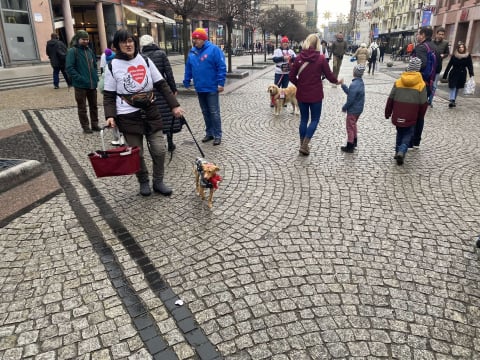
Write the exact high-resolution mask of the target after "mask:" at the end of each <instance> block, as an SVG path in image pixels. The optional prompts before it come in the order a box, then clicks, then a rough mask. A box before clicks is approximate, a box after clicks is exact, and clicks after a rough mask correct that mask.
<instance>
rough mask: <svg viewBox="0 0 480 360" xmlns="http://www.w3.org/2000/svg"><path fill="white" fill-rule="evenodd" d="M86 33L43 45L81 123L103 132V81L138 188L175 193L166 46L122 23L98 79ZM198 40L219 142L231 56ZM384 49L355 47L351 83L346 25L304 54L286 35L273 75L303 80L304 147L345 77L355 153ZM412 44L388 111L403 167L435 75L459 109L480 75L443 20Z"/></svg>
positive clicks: (200, 84)
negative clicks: (169, 171)
mask: <svg viewBox="0 0 480 360" xmlns="http://www.w3.org/2000/svg"><path fill="white" fill-rule="evenodd" d="M432 38H433V39H432ZM89 41H90V35H89V34H88V32H86V31H84V30H79V31H78V32H77V33H76V34H75V36H74V37H73V38H72V39H71V41H70V43H69V47H68V49H67V47H66V45H65V43H64V42H62V41H61V40H59V37H58V35H57V34H56V33H53V34H52V35H51V40H50V41H48V43H47V46H46V53H47V55H48V56H49V58H50V63H51V66H52V68H53V86H54V88H55V89H58V88H59V81H60V79H59V74H60V73H62V75H63V77H64V79H65V82H66V83H67V86H68V88H70V87H73V88H74V92H75V100H76V103H77V112H78V118H79V122H80V126H81V128H82V129H83V132H84V133H86V134H90V133H92V132H94V131H100V130H101V128H100V126H99V119H98V104H97V89H98V90H99V91H101V92H102V93H103V95H104V96H103V107H104V110H105V119H106V126H108V127H118V128H119V130H120V131H121V133H122V134H123V135H124V137H125V140H126V141H127V143H128V144H129V145H131V146H138V147H139V148H140V159H141V169H140V171H139V172H138V173H137V174H136V176H137V179H138V182H139V188H140V194H141V195H143V196H148V195H150V194H151V190H152V189H153V191H155V192H158V193H160V194H162V195H165V196H168V195H171V194H172V190H171V189H170V187H169V186H167V185H166V184H165V182H164V171H165V170H164V162H165V155H166V150H168V151H174V149H175V148H176V145H175V144H174V142H173V134H174V133H175V132H178V131H180V130H181V127H182V124H183V122H182V118H183V113H184V111H183V109H182V108H181V106H180V104H179V102H178V100H177V93H178V91H177V87H176V82H175V78H174V76H173V71H172V68H171V65H170V62H169V60H168V57H167V55H166V53H165V52H164V51H162V50H161V49H160V48H159V47H158V45H157V44H155V41H154V38H153V37H152V36H150V35H143V36H142V37H141V38H140V39H138V38H137V37H136V36H134V35H133V34H132V33H130V32H129V31H127V30H118V31H117V32H116V33H115V35H114V38H113V40H112V41H111V42H110V43H109V44H108V48H106V49H105V51H104V53H102V56H101V60H100V72H101V76H100V78H99V77H98V73H97V62H96V55H95V54H94V53H93V51H92V50H91V48H90V46H89ZM192 43H193V46H192V48H191V49H190V51H189V54H188V58H187V61H186V63H185V72H184V78H183V85H184V87H185V88H186V89H192V88H193V89H194V91H195V92H196V94H197V97H198V102H199V107H200V110H201V112H202V115H203V119H204V125H205V134H204V137H203V138H202V142H204V143H206V142H209V141H212V142H213V145H214V146H217V145H220V144H221V141H222V135H223V134H222V120H221V112H220V98H219V95H220V93H221V92H222V91H223V90H224V86H225V80H226V64H225V56H224V54H223V51H222V50H221V49H220V48H219V47H218V46H216V45H215V44H213V43H211V42H210V41H209V40H208V33H207V31H206V30H205V29H203V28H197V29H195V30H194V31H193V33H192ZM385 48H386V46H385V44H383V43H380V44H377V41H376V40H374V41H372V42H371V43H370V44H369V45H368V46H367V44H366V43H362V44H361V45H360V46H359V47H358V48H356V49H353V50H354V51H353V52H352V58H351V61H356V64H355V66H354V68H353V74H352V75H353V77H352V81H351V83H350V84H349V85H347V84H345V83H344V80H343V79H341V78H339V77H338V75H339V72H340V68H341V66H342V62H343V59H344V56H345V54H347V51H348V50H349V47H348V45H347V41H346V40H345V38H344V35H343V34H342V33H338V34H337V35H336V37H335V41H333V42H332V44H331V45H330V46H328V44H327V42H326V41H325V40H321V39H320V38H319V37H318V36H317V35H316V34H310V35H309V36H307V38H306V39H305V40H304V41H303V44H302V46H301V47H300V49H299V51H298V50H297V52H296V51H294V50H293V49H292V48H291V47H290V40H289V39H288V37H287V36H282V38H281V40H280V46H279V47H278V48H277V49H275V50H273V49H272V51H273V57H272V60H273V62H274V64H275V67H274V82H275V84H276V85H277V86H278V87H279V88H280V90H281V89H285V88H287V87H288V86H289V84H293V85H294V86H295V87H296V100H297V102H298V107H299V109H300V123H299V130H298V131H299V140H300V147H299V154H300V155H302V156H308V155H310V144H311V141H312V138H313V136H314V134H315V132H316V130H317V127H318V124H319V122H320V118H321V113H322V102H323V98H324V92H323V86H324V85H323V80H324V79H326V80H328V81H329V82H330V83H331V84H332V86H333V87H336V86H337V85H341V88H342V90H343V91H344V93H345V94H346V100H345V103H344V105H343V106H342V108H341V111H342V112H344V113H345V114H346V118H345V128H346V135H347V141H346V144H345V145H344V146H341V147H340V150H341V151H343V152H345V153H353V152H354V151H355V149H356V148H357V146H358V129H357V125H358V121H359V118H360V116H361V114H362V112H363V109H364V106H365V97H366V94H365V85H364V82H363V75H364V72H365V71H367V72H368V74H371V75H374V73H375V70H376V64H377V62H382V61H383V57H384V53H385ZM351 50H352V49H350V51H351ZM408 51H409V55H410V58H409V62H408V66H407V68H406V71H405V72H403V73H402V74H401V75H400V77H399V78H398V79H397V80H395V82H394V84H393V87H392V90H391V92H390V94H389V96H388V98H387V100H386V105H385V118H387V119H391V122H392V124H393V125H394V126H395V127H396V133H397V135H396V141H395V154H394V159H395V160H396V162H397V164H398V165H402V164H403V163H404V161H405V155H406V153H407V151H408V149H411V148H418V147H419V146H420V142H421V139H422V132H423V127H424V118H425V114H426V111H427V108H428V105H430V106H433V98H434V95H435V90H436V89H437V86H438V81H444V82H448V87H449V100H450V102H449V108H453V107H456V98H457V96H458V93H459V90H460V89H463V88H464V87H465V86H466V83H468V82H469V81H473V77H474V73H473V64H472V57H471V55H470V53H469V52H468V50H467V47H466V45H465V43H464V42H462V41H459V42H458V43H457V44H456V46H455V48H454V49H453V52H452V54H451V56H450V48H449V44H448V42H447V41H446V40H445V29H444V28H438V29H437V31H436V33H435V36H434V37H433V30H432V29H431V28H430V27H422V28H420V29H419V30H418V32H417V34H416V44H415V45H414V44H413V43H411V44H409V46H408ZM448 56H450V59H449V61H448V64H447V66H446V68H445V71H444V72H443V76H442V75H441V71H442V68H443V66H442V62H443V60H444V59H446V58H447V57H448ZM330 59H332V62H331V63H330V62H329V61H330ZM467 76H469V77H470V80H468V79H467ZM440 78H441V79H440ZM192 81H193V86H192ZM276 101H278V100H276V98H274V97H273V96H272V98H271V102H270V105H271V106H272V107H274V106H275V102H276ZM87 103H88V111H87ZM165 138H166V144H165ZM118 140H119V139H114V141H113V142H112V144H115V145H117V144H119V143H118V142H117V141H118ZM144 140H145V141H146V144H147V147H146V148H147V149H148V152H149V153H150V156H151V157H152V162H153V168H152V188H151V187H150V175H149V171H148V169H147V167H146V162H145V150H146V149H144V146H143V144H144Z"/></svg>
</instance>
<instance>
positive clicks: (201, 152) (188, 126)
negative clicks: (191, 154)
mask: <svg viewBox="0 0 480 360" xmlns="http://www.w3.org/2000/svg"><path fill="white" fill-rule="evenodd" d="M182 120H183V123H184V124H185V126H186V127H187V129H188V131H189V132H190V135H192V138H193V141H194V142H195V145H197V148H198V151H200V155H202V157H203V158H204V157H205V154H204V153H203V151H202V148H201V147H200V145H199V144H198V141H197V139H195V136H194V135H193V132H192V129H190V125H188V122H187V119H185V117H183V116H182Z"/></svg>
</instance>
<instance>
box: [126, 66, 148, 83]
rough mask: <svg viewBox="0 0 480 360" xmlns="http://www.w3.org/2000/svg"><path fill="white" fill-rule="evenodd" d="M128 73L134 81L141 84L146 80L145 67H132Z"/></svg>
mask: <svg viewBox="0 0 480 360" xmlns="http://www.w3.org/2000/svg"><path fill="white" fill-rule="evenodd" d="M127 71H128V72H129V73H130V75H132V79H133V80H135V81H136V82H137V83H139V84H142V83H143V80H144V79H145V75H147V70H146V69H145V66H143V65H138V66H130V67H129V68H128V69H127Z"/></svg>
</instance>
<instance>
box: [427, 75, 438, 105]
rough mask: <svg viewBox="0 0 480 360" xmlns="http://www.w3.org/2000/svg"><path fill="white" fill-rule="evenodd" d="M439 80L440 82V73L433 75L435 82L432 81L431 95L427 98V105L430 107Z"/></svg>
mask: <svg viewBox="0 0 480 360" xmlns="http://www.w3.org/2000/svg"><path fill="white" fill-rule="evenodd" d="M439 80H440V73H438V74H435V80H434V81H433V85H432V93H431V94H430V97H429V98H428V103H429V104H430V106H432V102H433V97H434V96H435V92H436V91H437V87H438V81H439Z"/></svg>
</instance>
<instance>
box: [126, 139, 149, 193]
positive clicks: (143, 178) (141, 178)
mask: <svg viewBox="0 0 480 360" xmlns="http://www.w3.org/2000/svg"><path fill="white" fill-rule="evenodd" d="M123 135H124V136H125V141H126V142H127V144H128V145H129V146H132V147H133V146H138V147H139V149H140V171H139V172H137V173H136V174H135V175H136V176H137V180H138V182H139V184H140V194H141V195H143V196H148V195H150V194H151V193H152V192H151V190H150V184H149V179H148V169H147V164H146V163H145V149H144V148H143V135H138V134H123Z"/></svg>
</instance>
